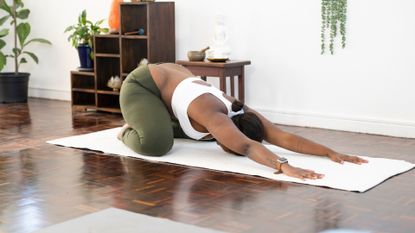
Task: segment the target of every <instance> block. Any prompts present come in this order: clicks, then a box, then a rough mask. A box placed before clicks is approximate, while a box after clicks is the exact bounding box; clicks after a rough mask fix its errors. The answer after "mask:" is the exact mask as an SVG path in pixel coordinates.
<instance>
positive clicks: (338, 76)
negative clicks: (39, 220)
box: [25, 0, 415, 137]
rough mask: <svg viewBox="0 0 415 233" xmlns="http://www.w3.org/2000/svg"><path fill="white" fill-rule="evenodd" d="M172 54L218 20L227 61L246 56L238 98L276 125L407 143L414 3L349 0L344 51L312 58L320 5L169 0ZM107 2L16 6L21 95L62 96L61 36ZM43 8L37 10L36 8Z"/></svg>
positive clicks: (100, 14) (414, 114)
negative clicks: (25, 21) (22, 44)
mask: <svg viewBox="0 0 415 233" xmlns="http://www.w3.org/2000/svg"><path fill="white" fill-rule="evenodd" d="M175 2H176V40H177V43H176V52H177V58H185V57H186V51H188V50H194V49H200V48H202V47H204V46H206V45H208V44H209V43H211V38H212V33H213V25H214V16H215V12H217V11H220V12H223V13H224V14H226V16H227V23H228V28H229V34H230V44H231V47H232V50H233V56H232V57H233V58H235V59H249V60H251V61H252V65H250V66H248V67H247V69H246V76H247V78H246V102H247V104H248V105H250V106H252V107H254V108H256V109H258V110H260V111H261V112H262V113H264V114H265V115H266V116H268V117H269V118H270V119H271V120H272V121H274V122H277V123H282V124H292V125H301V126H314V127H322V128H330V129H340V130H349V131H357V132H368V133H376V134H385V135H393V136H403V137H415V108H414V106H415V92H414V91H413V89H414V88H415V68H414V67H415V66H414V65H413V63H414V62H415V14H413V11H414V9H415V1H413V0H397V1H387V0H365V1H362V0H349V1H348V2H349V8H348V25H347V39H348V42H347V48H346V49H345V50H341V49H336V55H335V56H330V55H324V56H321V55H320V0H314V1H310V0H294V1H283V0H273V1H272V0H257V1H237V0H226V1H219V0H176V1H175ZM110 4H111V0H104V1H103V0H82V1H81V0H72V1H56V0H43V1H35V0H26V5H27V6H29V7H30V8H31V9H32V15H31V21H32V22H33V23H32V27H33V36H42V37H45V38H48V39H50V40H51V41H52V42H53V43H54V45H53V46H52V47H48V48H46V47H45V46H42V47H41V46H33V50H36V51H37V54H39V57H40V59H41V64H40V65H38V66H33V65H27V66H26V68H25V69H26V70H27V71H30V72H31V73H32V79H31V83H30V87H31V91H30V93H31V95H32V96H42V97H48V98H58V99H69V98H70V95H69V86H70V83H69V71H70V70H72V69H74V68H75V67H77V66H78V60H77V59H78V58H77V54H76V51H75V50H74V49H72V48H71V47H70V45H69V43H67V42H66V37H67V36H66V35H64V34H63V30H64V28H65V27H66V26H68V25H70V24H72V23H73V22H75V20H76V17H77V15H78V14H79V12H80V11H81V10H82V9H87V10H88V13H89V14H90V17H91V18H92V19H94V20H97V19H100V18H106V17H107V15H108V12H109V6H110ZM46 7H47V8H46Z"/></svg>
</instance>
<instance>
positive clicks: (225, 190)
mask: <svg viewBox="0 0 415 233" xmlns="http://www.w3.org/2000/svg"><path fill="white" fill-rule="evenodd" d="M122 123H123V122H122V119H121V117H120V115H116V114H103V113H94V112H87V113H76V114H74V115H72V113H71V108H70V103H69V102H61V101H52V100H42V99H30V100H29V103H28V104H27V105H26V104H8V105H4V104H3V105H2V104H0V232H16V233H20V232H31V231H33V230H37V229H40V228H43V227H46V226H49V225H53V224H56V223H59V222H62V221H66V220H69V219H72V218H75V217H79V216H82V215H85V214H88V213H92V212H95V211H98V210H102V209H105V208H108V207H116V208H121V209H125V210H129V211H133V212H137V213H142V214H146V215H151V216H158V217H162V218H168V219H172V220H175V221H179V222H183V223H188V224H194V225H198V226H202V227H208V228H213V229H218V230H223V231H228V232H305V233H308V232H320V231H322V230H325V229H330V228H348V229H360V230H369V231H371V232H393V233H399V232H405V233H409V232H415V170H412V171H409V172H407V173H405V174H403V175H400V176H397V177H394V178H392V179H389V180H387V181H386V182H384V183H383V184H382V185H380V186H377V187H375V188H374V189H371V190H369V191H368V192H366V193H363V194H359V193H352V192H345V191H338V190H332V189H326V188H319V187H313V186H306V185H299V184H291V183H286V182H277V181H270V180H266V179H263V178H256V177H247V176H241V175H235V174H226V173H220V172H214V171H208V170H203V169H196V168H189V167H182V166H176V165H168V164H157V163H149V162H145V161H142V160H137V159H132V158H120V157H118V156H114V155H104V154H101V153H95V152H91V151H82V150H77V149H71V148H63V147H58V146H54V145H49V144H46V143H45V141H46V140H49V139H55V138H59V137H64V136H69V135H75V134H82V133H86V132H92V131H97V130H102V129H107V128H112V127H116V126H120V125H122ZM281 127H282V128H284V129H286V130H288V131H291V132H295V133H298V134H300V135H302V136H305V137H308V138H311V139H313V140H316V141H318V142H321V143H323V144H326V145H329V146H331V147H333V148H334V149H337V150H339V151H342V152H345V153H355V154H361V155H369V156H377V157H386V158H395V159H405V160H407V161H410V162H412V163H415V140H414V139H403V138H392V137H384V136H374V135H365V134H357V133H348V132H339V131H330V130H321V129H311V128H300V127H287V126H281ZM195 156H197V155H195ZM138 232H139V231H138Z"/></svg>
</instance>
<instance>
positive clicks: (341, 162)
mask: <svg viewBox="0 0 415 233" xmlns="http://www.w3.org/2000/svg"><path fill="white" fill-rule="evenodd" d="M330 159H331V160H333V161H334V162H336V163H340V164H343V159H341V158H340V156H336V155H335V156H332V157H330Z"/></svg>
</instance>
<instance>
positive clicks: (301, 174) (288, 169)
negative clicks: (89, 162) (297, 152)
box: [281, 163, 324, 180]
mask: <svg viewBox="0 0 415 233" xmlns="http://www.w3.org/2000/svg"><path fill="white" fill-rule="evenodd" d="M281 171H282V173H284V174H285V175H287V176H291V177H295V178H299V179H301V180H305V179H310V180H315V179H321V178H323V177H324V175H323V174H319V173H316V172H314V171H312V170H307V169H302V168H299V167H293V166H291V165H289V164H287V163H285V164H283V165H282V166H281Z"/></svg>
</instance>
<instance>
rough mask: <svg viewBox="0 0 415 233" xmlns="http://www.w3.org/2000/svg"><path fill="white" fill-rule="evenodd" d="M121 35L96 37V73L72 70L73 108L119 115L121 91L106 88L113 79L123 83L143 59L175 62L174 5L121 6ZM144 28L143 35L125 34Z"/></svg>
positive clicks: (143, 4)
mask: <svg viewBox="0 0 415 233" xmlns="http://www.w3.org/2000/svg"><path fill="white" fill-rule="evenodd" d="M120 22H121V30H120V34H108V35H98V36H95V37H94V55H95V56H94V71H95V72H80V71H71V89H72V107H73V108H72V109H73V110H74V111H86V110H97V111H104V112H115V113H119V112H121V111H120V104H119V92H118V91H114V90H112V89H110V88H109V87H107V81H108V79H109V78H110V77H111V76H115V75H118V76H119V77H121V79H122V80H124V79H125V78H126V77H127V76H128V74H129V73H130V72H131V71H133V70H134V69H135V68H136V67H137V65H138V63H139V62H140V61H141V59H143V58H147V59H148V60H149V62H150V63H157V62H174V61H175V58H176V53H175V51H176V48H175V22H174V2H146V3H132V2H128V3H121V4H120ZM140 28H142V29H144V32H145V33H144V35H125V33H129V32H134V31H138V29H140Z"/></svg>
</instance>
